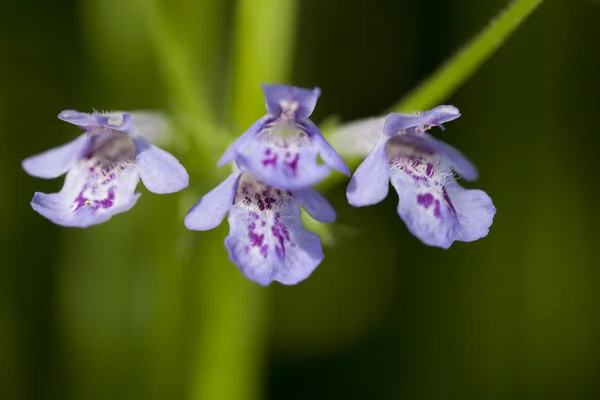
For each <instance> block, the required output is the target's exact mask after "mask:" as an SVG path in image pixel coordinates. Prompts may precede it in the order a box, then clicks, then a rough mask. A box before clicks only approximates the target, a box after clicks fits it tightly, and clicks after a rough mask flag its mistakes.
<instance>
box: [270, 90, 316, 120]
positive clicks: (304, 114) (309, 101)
mask: <svg viewBox="0 0 600 400" xmlns="http://www.w3.org/2000/svg"><path fill="white" fill-rule="evenodd" d="M261 87H262V90H263V93H264V95H265V103H266V106H267V111H268V113H269V115H272V116H279V115H280V114H282V113H283V112H293V113H294V116H295V117H296V118H301V119H304V118H308V117H309V116H310V115H311V114H312V112H313V110H314V109H315V106H316V104H317V100H318V98H319V96H320V95H321V90H320V89H319V88H314V89H304V88H298V87H294V86H287V85H265V84H263V85H261Z"/></svg>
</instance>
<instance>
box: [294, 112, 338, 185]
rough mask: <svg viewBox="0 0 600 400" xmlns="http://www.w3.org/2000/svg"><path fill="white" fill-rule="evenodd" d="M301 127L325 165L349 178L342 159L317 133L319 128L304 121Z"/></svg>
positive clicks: (319, 133) (310, 122)
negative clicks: (304, 129) (304, 128)
mask: <svg viewBox="0 0 600 400" xmlns="http://www.w3.org/2000/svg"><path fill="white" fill-rule="evenodd" d="M303 125H305V127H306V128H307V131H308V136H309V137H310V140H311V142H312V144H313V146H314V147H315V148H317V150H318V152H319V155H320V156H321V158H322V159H323V161H324V162H325V164H327V165H329V166H330V167H331V168H333V169H335V170H336V171H339V172H341V173H342V174H344V175H346V176H350V170H349V169H348V166H347V165H346V163H345V162H344V160H343V159H342V157H340V155H339V154H338V153H337V152H336V151H335V150H334V149H333V147H331V145H330V144H329V143H327V141H326V140H325V138H324V137H323V135H322V134H321V132H320V131H319V128H317V126H316V125H315V124H314V123H313V122H312V121H309V120H307V121H305V122H304V123H303Z"/></svg>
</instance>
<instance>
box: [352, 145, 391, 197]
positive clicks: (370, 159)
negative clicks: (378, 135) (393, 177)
mask: <svg viewBox="0 0 600 400" xmlns="http://www.w3.org/2000/svg"><path fill="white" fill-rule="evenodd" d="M386 143H387V140H381V141H380V142H379V143H378V144H377V145H376V146H375V147H374V148H373V150H371V153H369V155H368V156H367V158H365V159H364V161H363V162H362V164H360V165H359V166H358V168H357V169H356V171H355V172H354V175H352V179H350V183H349V184H348V188H347V189H346V196H347V197H348V202H349V203H350V205H352V206H354V207H362V206H368V205H371V204H376V203H379V202H380V201H381V200H383V199H385V197H386V196H387V194H388V190H389V180H390V164H389V162H388V157H387V154H386Z"/></svg>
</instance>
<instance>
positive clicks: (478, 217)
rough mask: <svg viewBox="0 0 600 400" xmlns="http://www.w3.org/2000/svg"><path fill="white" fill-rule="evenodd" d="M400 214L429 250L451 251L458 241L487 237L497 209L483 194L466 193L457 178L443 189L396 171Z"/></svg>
mask: <svg viewBox="0 0 600 400" xmlns="http://www.w3.org/2000/svg"><path fill="white" fill-rule="evenodd" d="M391 182H392V185H393V186H394V188H395V189H396V191H397V192H398V197H399V202H398V214H399V215H400V217H401V218H402V220H403V221H404V222H405V223H406V226H407V228H408V230H409V231H410V232H411V233H412V234H413V235H415V236H416V237H417V238H419V239H420V240H421V241H422V242H423V243H425V244H427V245H429V246H436V247H441V248H444V249H447V248H449V247H450V245H451V244H452V243H453V242H454V241H456V240H458V241H464V242H471V241H474V240H477V239H480V238H482V237H484V236H486V235H487V233H488V231H489V227H490V225H491V224H492V219H493V215H494V213H495V211H496V210H495V208H494V206H493V204H492V201H491V199H490V198H489V196H488V195H487V194H485V193H484V192H483V191H481V190H465V189H463V188H462V187H460V186H459V185H458V184H457V183H456V182H455V181H454V178H452V177H449V178H448V181H447V182H446V183H445V184H444V185H441V186H435V187H434V186H426V185H424V184H422V183H421V182H419V181H415V180H414V179H412V178H411V177H410V176H409V175H407V174H404V173H402V172H399V171H394V172H393V173H392V176H391Z"/></svg>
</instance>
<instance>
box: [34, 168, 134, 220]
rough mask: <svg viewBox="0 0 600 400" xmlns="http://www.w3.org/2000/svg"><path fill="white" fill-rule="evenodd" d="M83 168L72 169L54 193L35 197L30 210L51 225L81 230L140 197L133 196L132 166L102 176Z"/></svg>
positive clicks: (126, 209) (126, 206)
mask: <svg viewBox="0 0 600 400" xmlns="http://www.w3.org/2000/svg"><path fill="white" fill-rule="evenodd" d="M91 170H93V168H91V167H89V166H88V165H87V164H82V165H80V166H78V167H75V168H72V169H71V170H70V171H69V173H68V174H67V177H66V178H65V184H64V186H63V188H62V189H61V191H60V192H58V193H51V194H45V193H36V194H35V195H34V197H33V200H32V201H31V206H32V208H33V209H34V210H35V211H37V212H38V213H39V214H41V215H42V216H44V217H46V218H47V219H49V220H50V221H51V222H53V223H55V224H57V225H62V226H67V227H80V228H85V227H89V226H91V225H96V224H100V223H102V222H105V221H107V220H108V219H110V218H111V217H112V216H113V215H115V214H118V213H122V212H125V211H128V210H129V209H131V208H132V207H133V206H134V205H135V203H136V201H137V199H138V198H139V196H140V194H139V193H136V194H134V193H133V192H134V190H135V187H136V185H137V182H138V179H139V178H138V174H137V171H136V169H135V168H134V167H133V166H129V167H126V168H124V169H119V170H118V171H116V172H114V173H112V174H109V175H104V174H103V173H102V171H99V170H94V171H91Z"/></svg>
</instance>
